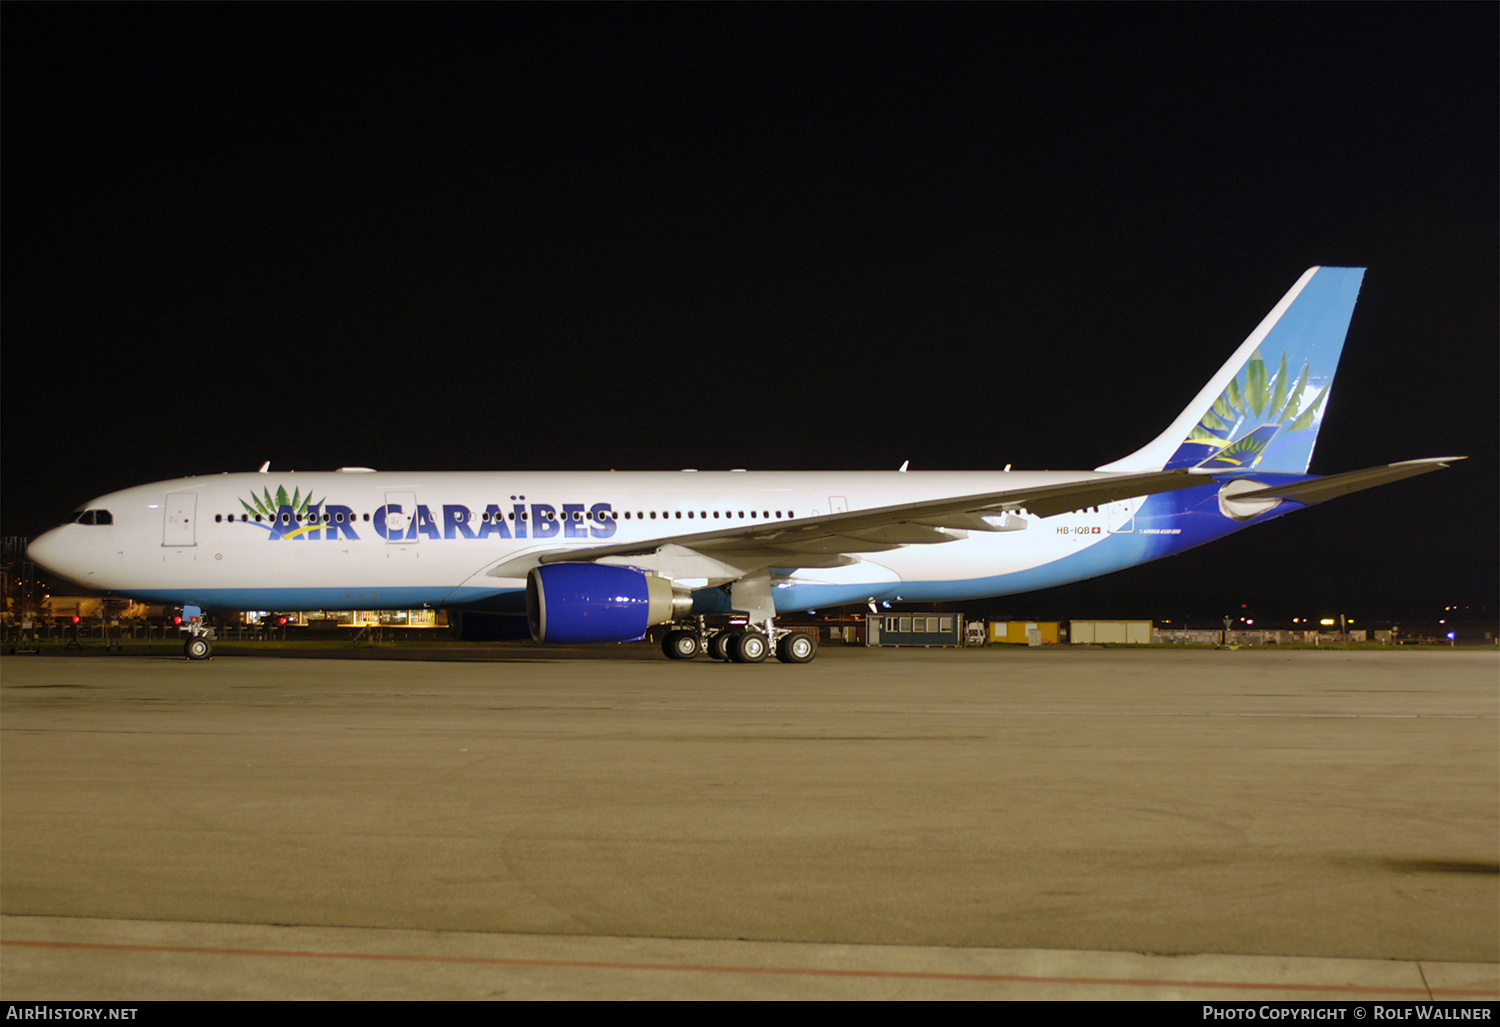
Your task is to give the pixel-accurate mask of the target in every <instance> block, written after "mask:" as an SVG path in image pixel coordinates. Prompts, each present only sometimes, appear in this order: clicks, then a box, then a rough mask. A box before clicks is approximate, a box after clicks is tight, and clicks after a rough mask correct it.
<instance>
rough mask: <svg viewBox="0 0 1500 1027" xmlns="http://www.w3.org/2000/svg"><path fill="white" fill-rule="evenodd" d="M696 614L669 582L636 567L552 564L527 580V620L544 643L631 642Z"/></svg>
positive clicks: (534, 634)
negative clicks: (657, 627) (648, 631)
mask: <svg viewBox="0 0 1500 1027" xmlns="http://www.w3.org/2000/svg"><path fill="white" fill-rule="evenodd" d="M691 609H692V597H691V596H689V595H686V594H682V595H678V594H676V593H674V592H673V590H672V583H671V582H670V581H669V580H667V579H666V578H662V577H657V576H656V575H654V574H646V573H645V572H643V571H638V570H636V569H635V568H633V567H613V566H610V565H608V564H598V563H551V564H547V565H546V566H545V567H538V568H536V569H535V570H533V571H532V572H531V573H530V574H528V575H527V576H526V619H527V621H528V622H529V623H530V625H531V637H532V638H534V639H536V640H537V641H538V642H561V643H564V644H569V643H575V642H625V641H629V640H630V639H635V638H640V637H641V636H642V635H644V634H645V633H646V629H647V628H649V627H651V626H652V625H653V624H665V623H667V622H668V621H670V620H671V619H672V618H673V617H676V616H682V615H684V614H686V613H687V612H688V611H690V610H691Z"/></svg>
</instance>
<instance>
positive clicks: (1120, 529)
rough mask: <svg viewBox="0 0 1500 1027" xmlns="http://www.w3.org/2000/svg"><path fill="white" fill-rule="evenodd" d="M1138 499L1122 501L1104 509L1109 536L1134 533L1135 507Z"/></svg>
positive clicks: (1108, 505) (1110, 504)
mask: <svg viewBox="0 0 1500 1027" xmlns="http://www.w3.org/2000/svg"><path fill="white" fill-rule="evenodd" d="M1137 502H1139V499H1138V498H1131V499H1122V500H1120V501H1119V502H1117V503H1109V504H1107V505H1106V506H1105V507H1104V511H1105V514H1106V515H1107V518H1108V519H1107V521H1106V523H1107V524H1108V525H1109V533H1110V534H1111V535H1128V534H1130V533H1132V532H1134V531H1135V507H1136V503H1137Z"/></svg>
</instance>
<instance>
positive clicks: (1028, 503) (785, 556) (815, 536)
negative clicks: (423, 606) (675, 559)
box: [505, 470, 1213, 574]
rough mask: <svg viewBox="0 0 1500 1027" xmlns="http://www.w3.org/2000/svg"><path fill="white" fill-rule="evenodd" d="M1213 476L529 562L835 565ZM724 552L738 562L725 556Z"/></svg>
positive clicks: (827, 520) (1132, 481)
mask: <svg viewBox="0 0 1500 1027" xmlns="http://www.w3.org/2000/svg"><path fill="white" fill-rule="evenodd" d="M1212 480H1213V479H1211V478H1209V477H1208V476H1207V475H1205V474H1202V473H1194V472H1192V471H1188V470H1175V471H1156V472H1151V473H1147V474H1100V475H1098V477H1094V478H1085V479H1082V480H1078V481H1071V482H1065V483H1062V484H1058V485H1041V486H1035V487H1032V488H1024V489H1010V490H1007V491H1003V492H985V493H980V494H978V495H971V496H954V497H948V498H944V499H932V500H924V501H921V502H914V503H902V504H899V505H896V506H885V507H879V508H876V509H866V510H855V511H850V512H841V513H829V514H820V515H818V516H816V517H797V518H794V519H791V520H784V521H769V522H768V521H762V522H759V523H755V524H742V525H736V526H735V527H732V528H720V529H717V530H710V531H703V532H696V533H689V534H684V535H669V536H662V537H658V538H653V539H644V540H642V541H639V542H629V543H621V544H619V545H604V546H591V547H587V548H577V549H564V550H553V551H550V552H546V553H541V554H538V555H537V556H536V557H534V559H535V562H536V563H563V562H568V561H578V560H599V559H603V558H605V557H611V556H641V555H646V554H649V553H655V552H657V551H658V550H659V549H661V548H662V547H664V546H677V547H681V548H683V549H689V550H693V551H696V552H699V553H703V554H706V555H712V556H721V555H722V556H724V557H725V558H726V562H728V563H733V564H737V565H740V566H744V565H745V564H746V563H747V562H748V563H756V564H760V565H762V566H813V565H830V564H832V565H837V564H838V563H841V562H846V561H842V560H838V559H836V557H838V556H839V555H842V554H849V553H873V552H881V551H884V550H888V549H895V548H897V547H899V546H904V545H919V544H924V543H937V542H951V541H954V540H956V539H961V538H964V537H965V536H966V535H967V533H968V532H970V531H1013V530H1015V529H1017V528H1021V527H1024V526H1025V525H1024V522H1018V521H1017V520H1016V519H1014V518H1012V517H1010V516H1008V515H1009V514H1010V513H1012V512H1014V511H1017V510H1026V511H1029V512H1030V513H1033V514H1036V515H1037V516H1039V517H1051V516H1054V515H1056V514H1060V513H1067V512H1069V511H1071V510H1082V509H1085V508H1087V507H1090V506H1098V505H1100V504H1103V503H1109V502H1113V501H1115V500H1118V499H1128V498H1130V497H1131V496H1144V495H1151V494H1153V493H1157V492H1171V491H1174V490H1176V489H1185V488H1191V487H1192V486H1194V485H1202V484H1205V483H1210V482H1212ZM729 554H734V556H735V557H738V558H739V559H728V558H727V557H728V555H729ZM820 556H821V557H822V558H821V559H820ZM829 557H834V559H828V558H829ZM746 558H748V559H746ZM505 570H506V572H507V573H510V574H514V573H515V572H516V568H515V567H514V566H511V565H509V564H508V565H507V566H506V568H505Z"/></svg>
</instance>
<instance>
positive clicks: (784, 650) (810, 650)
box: [776, 631, 818, 663]
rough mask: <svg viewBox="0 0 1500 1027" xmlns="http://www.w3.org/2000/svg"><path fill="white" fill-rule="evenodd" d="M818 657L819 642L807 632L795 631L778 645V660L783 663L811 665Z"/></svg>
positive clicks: (785, 636)
mask: <svg viewBox="0 0 1500 1027" xmlns="http://www.w3.org/2000/svg"><path fill="white" fill-rule="evenodd" d="M816 655H818V640H817V639H815V638H813V636H812V635H810V634H808V633H807V632H806V631H793V632H792V633H791V634H789V635H783V636H782V638H781V641H780V642H777V643H776V658H777V659H778V660H780V661H781V662H782V663H811V662H812V658H813V657H814V656H816Z"/></svg>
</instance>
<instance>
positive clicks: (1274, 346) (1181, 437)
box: [1099, 267, 1365, 474]
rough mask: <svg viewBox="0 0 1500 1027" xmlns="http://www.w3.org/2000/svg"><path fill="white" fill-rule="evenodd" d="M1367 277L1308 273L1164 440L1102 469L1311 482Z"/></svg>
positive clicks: (1327, 270)
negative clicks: (1280, 476) (1274, 476)
mask: <svg viewBox="0 0 1500 1027" xmlns="http://www.w3.org/2000/svg"><path fill="white" fill-rule="evenodd" d="M1364 274H1365V271H1364V268H1355V267H1315V268H1310V269H1309V270H1308V271H1307V273H1306V274H1304V275H1303V276H1302V277H1301V278H1300V279H1298V281H1297V284H1296V285H1294V286H1292V289H1291V291H1290V292H1288V293H1287V294H1286V295H1285V296H1283V297H1282V298H1281V302H1280V303H1277V304H1276V306H1275V307H1274V308H1273V309H1272V310H1271V312H1270V313H1269V314H1267V315H1266V318H1265V320H1263V321H1262V322H1261V323H1260V325H1259V327H1257V328H1256V329H1255V331H1253V332H1251V333H1250V337H1249V338H1248V339H1246V340H1245V341H1244V343H1243V344H1241V346H1240V348H1239V349H1237V350H1236V351H1235V353H1234V356H1232V357H1230V358H1229V362H1228V363H1226V364H1225V365H1224V366H1223V367H1221V368H1220V369H1219V372H1218V373H1217V374H1215V375H1214V376H1213V378H1211V379H1209V382H1208V384H1207V385H1205V386H1204V387H1203V390H1202V391H1201V392H1199V393H1198V395H1197V397H1196V398H1195V399H1194V400H1193V402H1192V403H1190V404H1188V406H1187V407H1186V408H1185V409H1184V410H1183V411H1182V413H1181V414H1179V415H1178V416H1177V419H1176V420H1175V421H1173V422H1172V424H1171V426H1170V427H1169V428H1167V430H1166V431H1164V432H1162V433H1161V434H1160V435H1158V436H1157V437H1156V439H1155V440H1154V441H1152V442H1151V443H1150V444H1149V445H1147V446H1145V447H1144V448H1142V449H1139V450H1137V451H1136V452H1134V453H1132V454H1130V455H1129V456H1127V457H1125V458H1124V459H1122V460H1116V461H1115V462H1114V463H1111V464H1105V465H1104V466H1103V467H1100V468H1099V470H1101V471H1156V470H1173V469H1175V468H1180V467H1195V468H1200V469H1202V470H1204V471H1237V470H1238V471H1249V470H1259V471H1281V472H1288V473H1293V474H1305V473H1307V467H1308V464H1309V463H1311V461H1312V452H1313V445H1314V443H1316V442H1317V438H1318V428H1319V427H1321V425H1322V422H1323V413H1324V411H1325V410H1327V408H1328V392H1329V390H1330V388H1331V387H1332V385H1333V374H1334V371H1335V370H1337V369H1338V362H1339V353H1340V352H1341V351H1342V350H1343V348H1344V336H1345V335H1346V334H1347V333H1348V330H1349V319H1350V317H1351V316H1353V314H1354V301H1355V300H1356V299H1357V298H1358V296H1359V286H1360V282H1361V281H1362V280H1363V278H1364Z"/></svg>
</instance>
